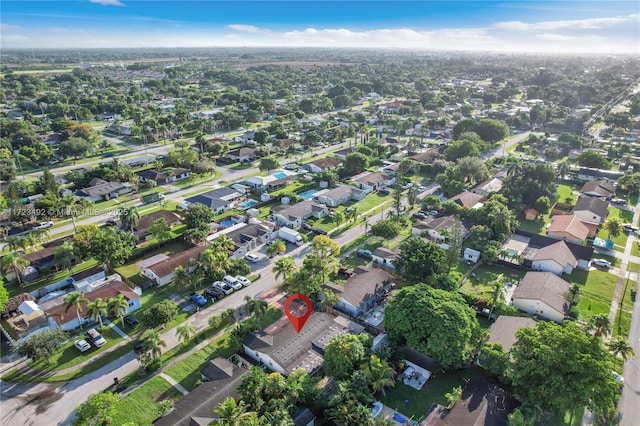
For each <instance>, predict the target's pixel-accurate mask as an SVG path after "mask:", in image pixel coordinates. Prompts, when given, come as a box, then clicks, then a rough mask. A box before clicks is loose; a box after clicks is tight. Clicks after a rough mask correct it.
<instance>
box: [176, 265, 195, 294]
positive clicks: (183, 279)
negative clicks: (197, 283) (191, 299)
mask: <svg viewBox="0 0 640 426" xmlns="http://www.w3.org/2000/svg"><path fill="white" fill-rule="evenodd" d="M172 281H173V283H174V284H175V285H176V286H178V287H179V288H185V289H186V288H187V287H189V285H190V284H191V274H190V273H189V271H187V270H186V269H184V268H183V267H182V266H178V267H177V268H176V270H175V271H174V272H173V278H172Z"/></svg>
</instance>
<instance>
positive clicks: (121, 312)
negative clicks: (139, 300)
mask: <svg viewBox="0 0 640 426" xmlns="http://www.w3.org/2000/svg"><path fill="white" fill-rule="evenodd" d="M107 309H108V310H109V311H113V314H114V315H115V317H116V318H120V321H122V328H124V316H125V315H126V313H127V311H128V310H129V302H127V299H125V298H124V296H123V295H122V294H118V295H117V296H116V297H110V298H109V299H108V300H107Z"/></svg>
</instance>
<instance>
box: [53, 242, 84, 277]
mask: <svg viewBox="0 0 640 426" xmlns="http://www.w3.org/2000/svg"><path fill="white" fill-rule="evenodd" d="M76 257H78V254H77V249H76V246H75V245H74V244H73V241H65V242H64V243H62V245H61V246H60V247H58V248H57V249H56V252H55V253H54V255H53V263H54V265H57V266H62V267H64V268H66V270H67V271H69V273H71V267H72V265H73V261H74V260H75V259H76Z"/></svg>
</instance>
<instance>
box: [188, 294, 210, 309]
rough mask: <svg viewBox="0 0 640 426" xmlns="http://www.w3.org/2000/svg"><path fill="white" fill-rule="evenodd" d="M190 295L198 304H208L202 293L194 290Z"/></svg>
mask: <svg viewBox="0 0 640 426" xmlns="http://www.w3.org/2000/svg"><path fill="white" fill-rule="evenodd" d="M189 297H191V301H192V302H193V303H195V304H196V305H198V306H204V305H206V304H207V298H206V297H204V296H203V295H201V294H200V293H196V292H193V293H191V294H190V295H189Z"/></svg>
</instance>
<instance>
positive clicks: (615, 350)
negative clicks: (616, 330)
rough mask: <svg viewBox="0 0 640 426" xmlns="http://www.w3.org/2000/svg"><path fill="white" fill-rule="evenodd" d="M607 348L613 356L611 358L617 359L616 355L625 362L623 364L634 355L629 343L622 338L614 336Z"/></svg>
mask: <svg viewBox="0 0 640 426" xmlns="http://www.w3.org/2000/svg"><path fill="white" fill-rule="evenodd" d="M607 348H608V349H609V352H611V353H612V354H613V356H615V357H617V356H618V355H620V356H621V357H622V359H624V360H625V362H626V361H627V359H628V358H629V357H630V356H634V355H635V353H634V352H633V347H632V346H631V343H629V341H628V340H627V339H625V338H624V337H622V336H616V337H614V338H612V339H611V340H610V341H609V343H608V344H607Z"/></svg>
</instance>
